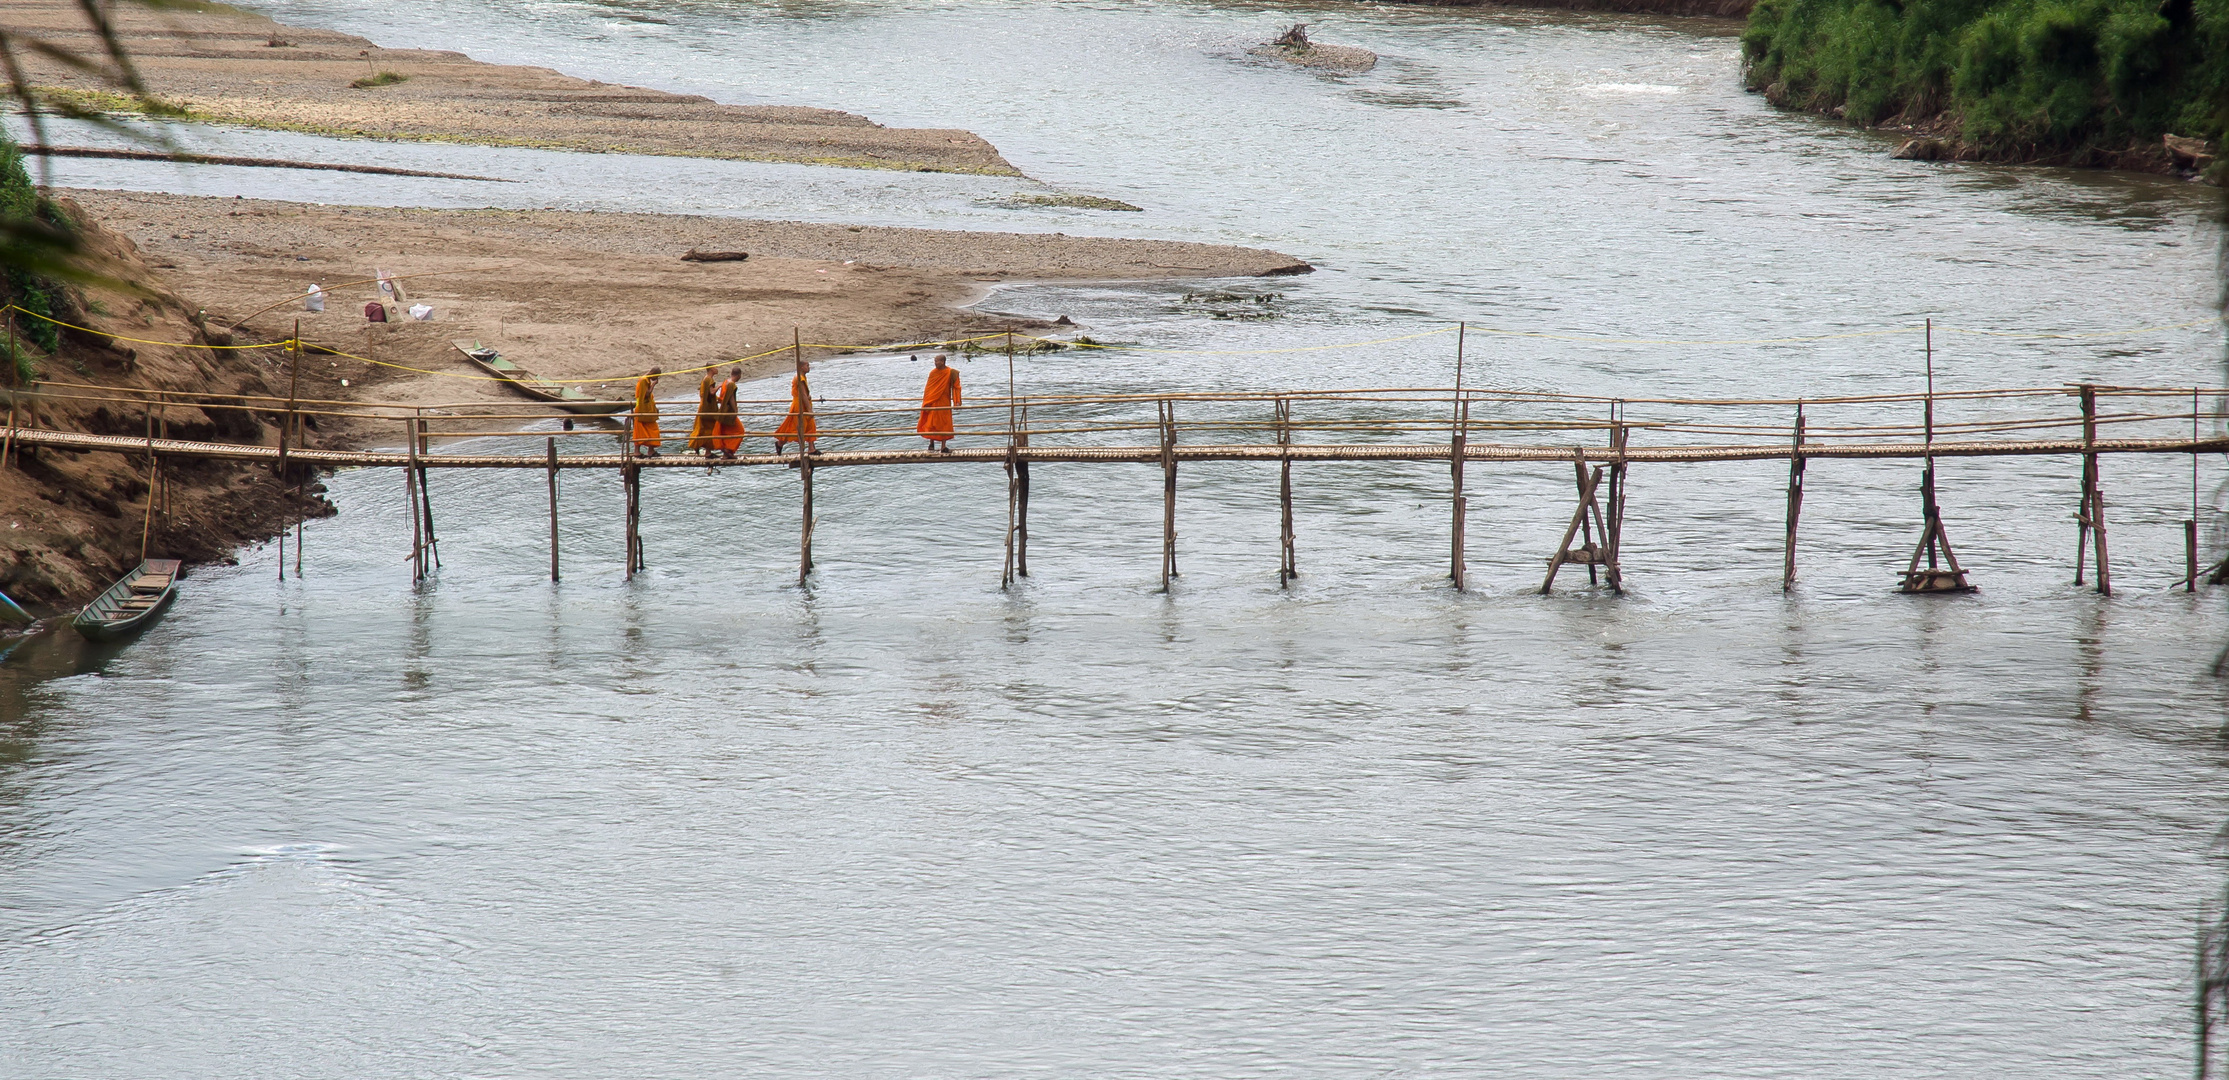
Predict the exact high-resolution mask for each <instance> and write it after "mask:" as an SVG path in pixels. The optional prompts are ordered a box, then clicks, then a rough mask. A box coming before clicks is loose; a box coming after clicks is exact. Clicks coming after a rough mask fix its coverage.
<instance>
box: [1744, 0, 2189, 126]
mask: <svg viewBox="0 0 2229 1080" xmlns="http://www.w3.org/2000/svg"><path fill="white" fill-rule="evenodd" d="M1742 58H1743V62H1744V65H1745V68H1746V77H1747V79H1748V82H1749V85H1750V88H1751V89H1756V90H1762V91H1764V92H1765V94H1766V96H1767V97H1769V98H1770V99H1771V100H1772V101H1773V102H1774V103H1775V104H1779V105H1786V106H1790V107H1794V108H1803V109H1813V110H1818V111H1821V112H1829V113H1834V114H1835V115H1839V116H1843V117H1846V118H1847V119H1849V120H1851V121H1854V122H1857V123H1862V124H1879V123H1883V122H1902V123H1908V124H1930V125H1934V124H1935V123H1936V122H1937V121H1940V129H1941V130H1943V131H1944V132H1945V133H1946V134H1955V135H1956V136H1957V137H1958V138H1959V139H1961V140H1963V141H1964V142H1966V143H1967V144H1969V145H1971V146H1973V147H1974V148H1976V149H1978V150H1980V151H1982V152H1983V153H1984V154H1986V155H1988V156H1991V157H1997V158H2002V159H2011V160H2060V161H2068V162H2074V163H2094V164H2104V163H2108V162H2109V161H2111V160H2112V159H2114V158H2115V157H2116V156H2118V155H2120V154H2121V153H2122V152H2124V151H2128V150H2130V149H2134V148H2145V149H2150V148H2157V147H2159V145H2160V142H2161V139H2160V137H2161V136H2162V135H2181V136H2187V137H2194V138H2200V139H2208V140H2212V141H2214V142H2215V144H2216V146H2219V145H2220V143H2221V142H2222V140H2223V136H2224V134H2225V133H2229V0H1758V3H1757V6H1756V8H1755V9H1754V10H1753V11H1752V12H1751V13H1750V16H1749V27H1748V29H1747V30H1746V31H1745V32H1744V33H1743V34H1742ZM2217 168H2218V166H2217Z"/></svg>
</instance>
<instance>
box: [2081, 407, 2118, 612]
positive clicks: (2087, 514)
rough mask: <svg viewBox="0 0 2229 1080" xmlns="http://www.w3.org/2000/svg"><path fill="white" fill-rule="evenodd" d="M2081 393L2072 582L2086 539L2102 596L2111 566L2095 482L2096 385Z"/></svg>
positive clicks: (2109, 591)
mask: <svg viewBox="0 0 2229 1080" xmlns="http://www.w3.org/2000/svg"><path fill="white" fill-rule="evenodd" d="M2079 390H2080V392H2081V395H2082V446H2083V451H2082V499H2081V505H2080V508H2079V509H2077V510H2076V511H2075V513H2074V522H2075V524H2074V529H2075V533H2074V583H2075V584H2076V585H2080V584H2082V556H2083V554H2084V553H2083V550H2082V549H2083V547H2084V544H2085V542H2086V543H2087V544H2088V545H2089V546H2090V547H2091V548H2092V549H2093V550H2094V551H2095V552H2096V553H2097V591H2098V594H2099V595H2101V596H2111V595H2113V568H2112V566H2111V565H2110V564H2108V563H2107V561H2106V547H2105V492H2104V490H2103V488H2102V487H2101V486H2100V484H2099V483H2098V469H2097V451H2096V449H2095V447H2096V445H2097V387H2095V386H2093V385H2091V384H2089V383H2083V384H2081V386H2080V387H2079Z"/></svg>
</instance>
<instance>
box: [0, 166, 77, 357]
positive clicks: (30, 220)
mask: <svg viewBox="0 0 2229 1080" xmlns="http://www.w3.org/2000/svg"><path fill="white" fill-rule="evenodd" d="M0 230H4V231H5V232H6V233H7V234H8V235H22V234H33V235H40V234H64V235H66V234H67V233H68V232H69V231H70V222H69V219H68V218H66V217H64V216H63V215H62V213H61V211H60V210H57V209H56V208H55V206H54V204H53V203H50V202H48V201H47V200H45V199H42V198H40V197H39V192H38V189H37V188H35V187H33V186H32V185H31V173H30V171H29V170H28V169H25V168H24V167H23V151H22V150H20V149H17V147H16V145H15V143H13V142H11V141H9V140H8V139H6V138H5V137H0ZM37 265H38V260H36V259H29V260H16V261H14V262H13V264H11V265H8V266H7V267H6V270H5V272H4V273H0V299H4V300H5V301H6V302H7V303H11V304H14V305H16V306H17V307H20V308H22V309H24V310H25V311H30V312H35V313H37V314H40V315H48V316H54V317H57V318H59V317H60V316H59V315H57V310H58V308H59V306H60V305H61V304H64V303H66V302H67V299H68V294H66V293H65V292H63V289H62V285H61V283H60V282H57V281H55V280H54V279H52V278H50V277H47V276H45V275H43V274H41V273H39V272H38V270H37ZM15 322H16V336H17V338H18V339H21V340H25V341H29V342H30V343H31V344H34V345H37V346H38V347H39V348H41V349H44V350H46V351H47V352H50V353H51V352H53V351H54V350H55V349H57V348H60V347H61V344H62V337H61V332H60V331H59V330H57V329H55V326H54V324H53V323H50V322H47V321H46V320H45V319H34V318H27V317H23V316H18V317H17V318H16V320H15ZM0 352H8V353H9V354H8V355H6V356H0V365H4V366H5V368H6V371H7V377H8V379H9V382H10V383H12V384H22V383H25V382H29V381H30V380H31V379H33V378H36V377H37V372H36V371H35V370H34V369H33V367H32V366H31V358H30V356H29V355H27V354H26V352H25V351H24V350H22V349H20V348H18V349H15V350H13V351H12V352H10V351H9V350H8V347H7V345H6V344H5V343H0Z"/></svg>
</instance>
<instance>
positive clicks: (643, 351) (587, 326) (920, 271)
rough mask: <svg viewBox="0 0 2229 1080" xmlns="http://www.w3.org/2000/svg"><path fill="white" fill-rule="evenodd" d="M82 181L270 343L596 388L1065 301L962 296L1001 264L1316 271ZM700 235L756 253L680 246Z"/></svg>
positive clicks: (440, 395) (1099, 248)
mask: <svg viewBox="0 0 2229 1080" xmlns="http://www.w3.org/2000/svg"><path fill="white" fill-rule="evenodd" d="M70 194H71V196H72V197H73V198H75V199H77V200H78V202H79V203H80V204H81V205H83V206H84V207H85V208H86V210H87V211H88V212H90V213H91V214H93V215H94V216H95V217H97V218H99V219H100V220H101V221H102V222H103V223H104V224H105V225H106V226H107V227H108V228H110V229H113V230H115V231H116V232H118V233H121V234H123V235H124V236H126V237H128V238H130V239H131V240H132V241H133V242H135V243H136V244H137V245H138V246H139V248H140V250H141V252H142V253H143V254H144V256H145V257H146V258H147V259H148V260H149V263H150V265H151V266H152V268H153V269H154V270H156V271H157V272H159V273H160V274H161V275H162V276H163V278H164V280H165V281H166V282H167V283H168V285H169V286H170V287H171V288H173V289H175V290H176V291H177V292H179V293H180V294H181V295H185V296H190V297H192V298H194V301H195V302H196V303H198V304H200V305H201V306H202V307H203V308H205V309H207V311H208V312H209V318H210V321H211V324H212V325H231V324H232V323H234V322H236V321H238V320H240V319H242V318H247V317H249V316H253V318H251V319H249V322H248V326H247V327H246V330H247V331H248V332H251V333H255V334H260V335H262V336H263V337H265V338H267V339H276V338H282V337H285V336H287V335H289V334H291V333H292V332H293V326H294V320H295V319H297V318H299V319H301V320H302V324H301V325H302V334H303V336H304V337H305V338H306V339H308V340H310V341H314V342H319V343H322V344H326V345H330V346H331V347H333V348H335V349H339V350H342V351H344V352H349V353H354V354H356V355H359V356H364V357H368V358H371V359H375V360H380V361H385V362H387V363H391V364H398V365H403V366H406V367H411V368H419V369H424V370H431V371H442V372H453V373H459V374H474V375H476V374H477V372H476V371H474V370H473V369H472V368H471V367H470V366H469V365H468V364H466V363H465V362H464V360H463V358H462V357H460V356H459V355H458V354H457V353H456V352H455V351H454V350H453V349H452V347H451V342H453V341H457V340H477V341H480V342H483V343H485V344H487V345H491V346H493V347H495V348H497V349H499V350H501V351H502V352H503V354H504V355H505V356H508V357H510V358H512V359H514V360H516V361H518V362H519V363H522V364H524V365H526V366H527V367H528V368H530V369H532V370H534V371H537V372H539V373H541V374H543V375H547V376H550V377H554V378H562V379H589V378H595V377H598V376H611V377H612V378H613V381H612V382H610V383H607V384H602V385H590V386H588V387H586V389H588V390H589V391H591V392H592V393H598V394H599V395H600V396H611V397H622V396H624V394H625V392H626V389H627V383H626V380H627V379H631V378H632V376H633V375H634V374H635V373H639V372H640V371H642V370H643V369H645V368H647V367H649V366H650V365H652V364H660V365H663V366H664V367H666V368H667V369H668V370H673V369H680V368H692V367H697V366H701V365H704V364H709V363H714V362H718V361H723V360H728V359H732V358H735V357H739V356H748V355H751V354H754V353H761V352H764V351H766V350H768V349H773V348H778V347H781V346H784V345H788V344H789V343H790V342H791V340H792V335H793V334H799V335H802V336H803V338H804V340H805V341H807V342H819V343H826V344H845V345H877V344H884V343H893V342H909V341H922V340H939V339H946V338H956V337H964V336H968V335H972V334H983V333H995V332H998V331H1001V330H1007V329H1014V330H1022V331H1043V330H1046V329H1048V328H1049V327H1050V326H1051V323H1050V322H1049V321H1048V320H1049V319H1051V318H1054V317H1057V316H1058V314H1059V313H1057V312H1048V313H1045V318H1042V319H1017V318H1012V317H999V316H990V315H982V314H976V313H972V312H969V311H966V310H963V307H962V306H963V305H966V304H969V303H972V302H974V301H975V300H977V299H979V298H981V297H982V296H983V295H984V293H985V292H986V291H987V290H988V288H989V287H990V286H991V285H993V284H995V283H997V282H1002V281H1050V280H1154V279H1169V278H1185V277H1239V276H1255V275H1275V274H1284V273H1298V272H1305V270H1306V269H1307V264H1305V263H1302V262H1300V261H1298V260H1296V259H1293V258H1291V257H1289V256H1285V255H1281V254H1278V253H1276V252H1272V251H1264V250H1260V249H1254V248H1237V247H1223V246H1217V245H1211V244H1191V243H1175V242H1166V241H1149V240H1118V239H1104V238H1096V237H1081V236H1063V235H1058V234H1053V235H1043V234H1019V233H982V232H941V231H934V230H927V229H899V228H885V227H875V226H845V225H818V224H806V223H799V222H764V221H745V220H736V219H729V218H715V217H694V216H667V215H656V214H617V213H574V212H563V211H504V210H426V209H388V208H375V207H334V206H319V205H311V204H304V203H285V202H268V201H262V200H253V199H219V198H204V197H193V196H178V195H160V194H140V193H124V192H99V191H75V192H71V193H70ZM692 249H701V250H705V251H720V252H746V253H748V254H749V256H750V258H749V259H748V260H745V261H739V262H690V261H685V260H683V259H682V258H681V256H682V255H683V254H684V253H686V252H688V251H690V250H692ZM376 270H384V271H386V272H388V273H390V274H394V275H399V276H401V277H402V278H403V288H404V291H405V293H406V295H407V297H408V300H409V302H410V303H422V304H428V305H431V306H432V307H433V309H434V312H433V317H432V319H431V320H429V321H424V322H418V321H413V320H410V319H408V318H407V317H404V316H402V311H401V309H400V308H397V310H396V314H397V316H398V317H399V318H400V321H394V322H388V323H384V324H380V323H373V322H370V321H368V320H367V319H366V318H365V314H364V310H363V308H364V304H365V303H367V302H370V301H372V300H373V299H374V297H375V296H376V295H377V293H376V288H375V286H373V285H369V284H356V285H343V284H342V283H344V282H351V281H360V280H361V279H366V278H370V277H372V276H373V274H374V272H375V271H376ZM312 284H317V285H322V286H327V287H333V292H332V294H331V296H330V298H329V300H328V302H327V304H326V309H325V311H324V312H323V313H311V312H307V311H305V310H304V304H303V303H302V301H301V300H300V297H301V296H302V294H303V293H304V292H305V291H306V290H307V289H308V287H309V286H310V285H312ZM274 304H277V305H278V306H276V307H275V308H274V307H273V305H274ZM403 306H404V307H407V305H403ZM266 308H269V309H271V310H267V311H262V310H261V309H266ZM259 311H261V313H260V314H258V312H259ZM788 362H789V361H788V360H787V359H786V358H785V357H765V358H762V359H760V360H758V361H756V362H754V363H752V364H750V365H748V370H749V371H750V374H752V375H763V374H767V373H770V372H773V371H775V370H777V369H779V368H782V367H783V366H785V365H787V364H788ZM321 368H322V370H319V371H317V372H315V373H314V374H312V375H306V376H305V379H306V380H307V381H306V383H305V386H304V388H303V393H304V395H305V396H314V397H324V398H331V399H362V400H370V399H375V398H376V399H377V400H380V401H385V402H397V401H400V402H412V403H424V404H432V403H442V402H463V401H474V400H511V399H512V396H511V392H510V391H508V390H506V389H504V388H501V387H499V386H495V385H493V384H490V383H486V382H481V381H477V380H472V379H455V378H446V377H442V376H438V375H418V374H412V373H410V372H407V371H402V370H399V369H396V368H385V367H376V366H371V365H366V364H364V363H361V362H357V361H350V360H345V359H343V360H328V361H327V362H326V363H324V364H323V365H321ZM344 378H345V379H347V380H349V382H348V385H347V386H345V387H344V386H342V385H341V384H340V381H339V380H341V379H344ZM329 434H330V433H329Z"/></svg>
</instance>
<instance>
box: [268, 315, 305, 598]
mask: <svg viewBox="0 0 2229 1080" xmlns="http://www.w3.org/2000/svg"><path fill="white" fill-rule="evenodd" d="M289 344H290V345H291V346H292V348H291V349H290V350H289V351H291V352H292V353H293V354H294V363H293V375H292V377H291V378H289V379H288V380H287V384H286V414H285V415H284V416H282V417H280V418H279V461H278V464H277V465H276V466H275V467H274V468H273V469H272V473H273V475H276V476H278V477H281V478H282V479H283V478H284V477H285V476H286V451H287V442H288V440H289V438H290V437H292V436H293V435H294V433H295V432H294V428H295V423H296V419H295V414H294V409H295V400H296V398H295V393H296V391H298V390H300V389H301V386H302V320H300V319H296V320H294V338H293V340H292V341H291V342H289ZM280 561H281V562H284V561H285V557H284V556H283V555H282V556H281V557H280ZM280 572H281V574H282V576H283V574H284V572H285V571H284V568H283V567H282V568H281V571H280Z"/></svg>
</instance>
